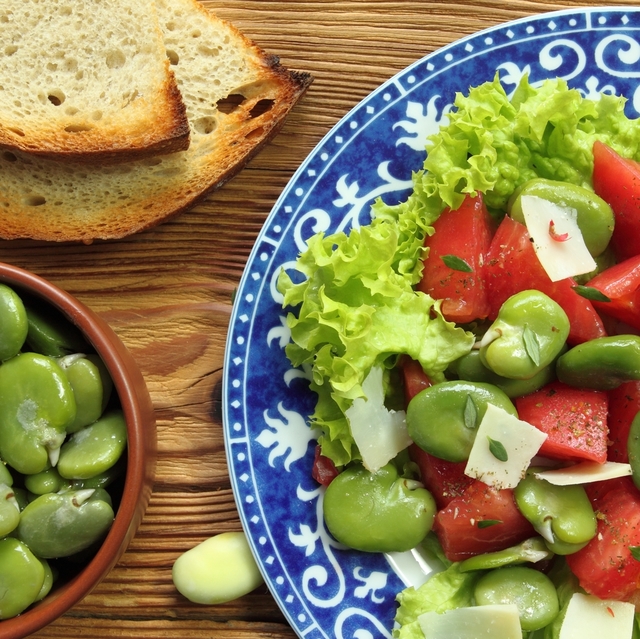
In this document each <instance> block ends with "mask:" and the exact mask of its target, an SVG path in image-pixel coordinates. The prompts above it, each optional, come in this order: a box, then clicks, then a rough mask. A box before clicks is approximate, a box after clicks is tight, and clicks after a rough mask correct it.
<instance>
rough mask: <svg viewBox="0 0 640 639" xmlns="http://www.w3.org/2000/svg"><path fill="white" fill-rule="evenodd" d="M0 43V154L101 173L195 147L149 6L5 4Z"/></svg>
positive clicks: (125, 1) (53, 0) (145, 2)
mask: <svg viewBox="0 0 640 639" xmlns="http://www.w3.org/2000/svg"><path fill="white" fill-rule="evenodd" d="M101 6H102V7H103V8H100V9H99V7H101ZM127 9H128V10H129V11H130V12H131V14H128V13H126V10H127ZM119 11H120V12H121V13H122V16H120V15H119ZM89 16H91V17H92V18H93V22H89V21H88V20H87V18H88V17H89ZM114 16H117V17H114ZM132 18H133V19H135V20H132ZM132 22H134V24H135V22H140V24H139V25H138V24H135V27H132V24H131V23H132ZM73 27H76V29H75V31H74V32H73V33H71V34H69V33H67V31H71V29H72V28H73ZM101 30H108V31H109V33H110V34H111V35H109V36H105V37H100V31H101ZM76 31H77V33H76ZM94 31H95V34H94V33H93V32H94ZM129 31H130V32H131V34H130V35H129V36H128V37H127V40H126V42H125V43H123V42H122V39H123V38H124V37H125V35H126V34H127V33H128V32H129ZM44 38H47V42H46V46H43V43H42V40H43V39H44ZM72 38H75V39H77V43H74V42H70V40H72ZM31 40H34V41H35V42H31ZM0 41H2V42H3V48H2V50H0V86H2V87H3V90H2V92H0V149H4V150H6V151H20V152H24V153H29V154H33V155H36V156H40V157H44V158H51V159H54V160H57V161H63V162H64V161H81V162H95V163H101V164H105V163H113V162H122V161H130V160H135V159H138V158H142V157H148V156H155V155H158V154H166V153H173V152H176V151H183V150H185V149H187V148H188V147H189V123H188V119H187V115H186V107H185V104H184V102H183V100H182V95H181V93H180V90H179V89H178V86H177V82H176V79H175V76H174V74H173V72H172V70H171V68H170V64H169V61H168V60H167V58H166V54H165V49H164V41H163V36H162V31H161V29H160V25H159V21H158V15H157V11H156V6H155V4H154V3H153V1H149V0H131V1H130V0H108V2H104V3H102V5H100V4H95V3H85V2H75V0H48V2H46V3H37V2H33V0H19V1H16V0H6V3H2V5H0ZM7 43H11V44H7ZM141 66H143V67H144V74H143V73H140V71H141V69H140V67H141Z"/></svg>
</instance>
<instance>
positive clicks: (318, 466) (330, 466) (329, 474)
mask: <svg viewBox="0 0 640 639" xmlns="http://www.w3.org/2000/svg"><path fill="white" fill-rule="evenodd" d="M339 473H340V471H339V470H338V469H337V468H336V467H335V464H334V463H333V461H331V459H329V458H328V457H325V456H324V455H323V454H322V452H321V447H320V445H317V446H316V451H315V455H314V458H313V467H312V469H311V476H312V477H313V478H314V479H315V480H316V481H317V482H318V483H319V484H322V485H323V486H328V485H329V484H330V483H331V482H332V481H333V480H334V479H335V478H336V477H337V476H338V475H339Z"/></svg>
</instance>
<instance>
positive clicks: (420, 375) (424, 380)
mask: <svg viewBox="0 0 640 639" xmlns="http://www.w3.org/2000/svg"><path fill="white" fill-rule="evenodd" d="M398 366H399V367H400V371H401V373H402V383H403V386H404V401H405V405H407V406H408V405H409V402H410V401H411V400H412V399H413V398H414V397H415V396H416V395H417V394H418V393H419V392H420V391H421V390H424V389H425V388H429V386H431V380H430V379H429V378H428V377H427V374H426V373H425V372H424V370H423V369H422V364H420V362H418V361H416V360H415V359H412V358H411V357H409V356H408V355H403V356H402V357H401V358H400V361H399V362H398Z"/></svg>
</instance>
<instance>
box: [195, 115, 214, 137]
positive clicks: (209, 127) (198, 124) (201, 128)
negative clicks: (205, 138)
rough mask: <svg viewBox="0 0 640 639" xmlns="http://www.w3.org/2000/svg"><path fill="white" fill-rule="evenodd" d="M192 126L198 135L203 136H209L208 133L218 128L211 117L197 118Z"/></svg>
mask: <svg viewBox="0 0 640 639" xmlns="http://www.w3.org/2000/svg"><path fill="white" fill-rule="evenodd" d="M193 126H194V128H195V130H196V131H197V132H198V133H202V134H203V135H209V133H213V132H214V131H215V130H216V127H217V126H218V122H217V121H216V119H215V118H212V117H203V118H198V119H197V120H196V121H195V122H194V123H193Z"/></svg>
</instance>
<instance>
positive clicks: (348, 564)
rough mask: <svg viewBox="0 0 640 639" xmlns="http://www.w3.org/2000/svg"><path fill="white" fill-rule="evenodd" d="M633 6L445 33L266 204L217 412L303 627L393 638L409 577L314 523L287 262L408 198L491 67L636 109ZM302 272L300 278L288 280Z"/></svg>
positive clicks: (315, 633) (269, 556)
mask: <svg viewBox="0 0 640 639" xmlns="http://www.w3.org/2000/svg"><path fill="white" fill-rule="evenodd" d="M639 62H640V9H634V8H632V7H628V8H625V9H619V8H616V9H614V8H611V9H607V8H597V9H595V8H594V9H590V10H581V11H563V12H556V13H552V14H545V15H541V16H538V17H535V18H530V19H524V20H519V21H516V22H512V23H509V24H506V25H501V26H499V27H496V28H493V29H489V30H487V31H483V32H480V33H478V34H475V35H472V36H469V37H467V38H464V39H462V40H460V41H458V42H455V43H453V44H451V45H449V46H447V47H445V48H443V49H441V50H439V51H436V52H435V53H433V54H430V55H428V56H427V57H425V58H423V59H422V60H418V61H417V62H416V63H414V64H413V65H411V66H410V67H408V68H407V69H405V70H404V71H402V72H401V73H399V74H398V75H397V76H395V77H393V78H391V79H390V80H389V81H387V82H386V83H385V84H383V85H382V86H381V87H379V88H378V89H377V90H376V91H374V92H373V93H372V94H371V95H370V96H369V97H368V98H366V99H365V100H364V101H363V102H361V103H360V104H359V105H358V106H357V107H355V108H354V109H353V110H352V111H351V112H349V113H348V114H347V115H345V117H344V118H343V119H342V120H340V122H338V124H337V125H336V126H335V127H334V128H333V129H332V130H331V131H330V132H329V133H328V134H327V135H326V136H325V138H324V139H323V140H321V141H320V143H319V144H318V146H317V147H316V149H315V150H314V151H313V152H312V153H311V154H310V155H309V157H308V158H307V159H306V160H305V162H304V163H303V164H302V165H301V166H300V168H299V169H298V171H297V172H296V174H295V175H294V176H293V178H292V179H291V181H290V183H289V185H288V186H287V188H286V189H285V191H284V192H283V193H282V195H281V196H280V198H279V199H278V201H277V202H276V204H275V206H274V209H273V211H272V212H271V214H270V216H269V218H268V219H267V221H266V223H265V225H264V228H263V229H262V231H261V233H260V236H259V237H258V240H257V242H256V245H255V247H254V249H253V251H252V253H251V256H250V258H249V260H248V262H247V266H246V269H245V272H244V275H243V278H242V281H241V283H240V287H239V290H238V293H237V296H236V301H235V304H234V309H233V314H232V317H231V324H230V330H229V337H228V340H227V350H226V354H225V370H224V378H223V380H224V381H223V384H224V389H223V420H224V432H225V445H226V450H227V456H228V460H229V470H230V476H231V480H232V485H233V489H234V493H235V496H236V500H237V504H238V510H239V512H240V516H241V519H242V523H243V526H244V528H245V530H246V532H247V535H248V537H249V540H250V542H251V545H252V548H253V550H254V553H255V555H256V557H257V560H258V563H259V565H260V567H261V570H262V571H263V574H264V576H265V580H266V582H267V584H268V585H269V587H270V589H271V591H272V593H273V595H274V597H275V598H276V600H277V601H278V603H279V604H280V606H281V608H282V610H283V612H284V614H285V615H286V617H287V619H288V621H289V622H290V623H291V625H292V627H293V628H294V629H295V631H296V632H297V633H298V635H299V636H300V637H305V638H309V639H315V638H316V637H332V638H334V637H335V638H338V639H378V638H385V639H389V638H390V637H391V629H392V627H393V618H394V615H395V597H396V594H397V592H398V591H399V590H400V589H401V588H402V587H403V585H404V584H403V582H402V580H401V578H400V576H399V575H397V574H396V573H395V572H394V571H393V570H392V568H391V567H390V564H389V563H388V562H387V560H386V559H385V558H384V557H383V556H382V555H377V554H371V553H358V552H353V551H351V550H349V549H346V548H343V547H342V546H341V545H340V544H338V543H337V542H336V541H335V540H334V539H333V538H332V537H331V535H330V534H329V532H328V531H327V529H326V528H325V525H324V520H323V517H322V499H323V494H324V493H323V491H324V489H323V488H321V487H320V486H319V485H318V484H317V483H316V482H315V481H314V480H313V479H312V477H311V469H312V466H313V463H314V450H315V438H316V436H317V433H316V432H315V431H314V430H313V429H312V428H311V426H310V425H309V422H308V415H310V414H311V413H312V412H313V407H314V403H315V400H314V397H313V394H312V393H311V392H310V391H309V388H308V384H309V380H310V377H311V375H310V370H309V368H308V367H307V368H301V369H295V368H292V367H291V365H290V364H289V362H288V360H287V358H286V356H285V352H284V349H285V346H286V344H287V343H288V342H289V339H290V333H289V329H288V328H287V325H286V312H287V310H286V309H283V308H282V302H283V298H282V295H281V294H280V293H279V292H278V290H277V278H278V275H279V273H280V271H281V269H285V270H287V272H288V273H289V274H290V275H291V276H292V277H296V275H295V268H294V267H295V260H296V258H297V256H298V255H299V253H300V252H302V251H304V250H305V247H306V243H307V241H308V239H309V237H310V236H311V235H313V234H315V233H319V232H322V233H325V234H329V233H335V232H338V231H344V232H348V231H349V229H350V228H352V227H357V226H358V225H360V224H366V223H368V222H369V221H370V206H371V203H372V202H373V201H375V199H376V198H382V199H383V200H385V201H387V202H389V203H393V202H398V201H402V200H403V199H404V198H406V196H407V195H408V193H409V192H410V189H411V175H412V172H413V171H415V170H417V169H419V168H420V167H421V166H422V163H423V161H424V158H425V138H426V136H427V135H429V134H430V133H432V132H434V131H436V130H437V128H438V127H439V126H441V125H442V124H443V123H446V121H447V115H448V113H449V111H450V110H451V108H452V105H453V103H454V100H455V95H456V92H458V91H460V92H466V91H467V90H468V88H469V87H470V86H472V85H477V84H480V83H481V82H484V81H488V80H491V79H492V78H493V77H494V75H495V73H497V72H499V73H500V78H501V81H502V82H503V85H504V86H505V89H506V90H507V91H508V92H509V91H513V90H514V89H515V87H516V86H517V84H518V82H519V81H520V79H521V78H522V77H523V75H525V74H526V75H528V76H529V78H530V80H531V81H532V82H533V83H539V82H542V81H543V80H544V79H546V78H549V77H562V78H564V79H566V80H567V82H569V83H570V85H571V86H573V87H575V88H576V89H578V90H579V91H581V93H582V94H583V95H584V96H585V97H589V98H592V99H597V97H598V95H599V92H603V91H604V92H607V93H611V94H615V95H623V96H625V97H627V98H628V102H627V107H626V108H627V109H628V115H629V116H630V117H638V115H639V114H640V71H639V70H638V69H639V64H638V63H639ZM298 277H299V274H298Z"/></svg>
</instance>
